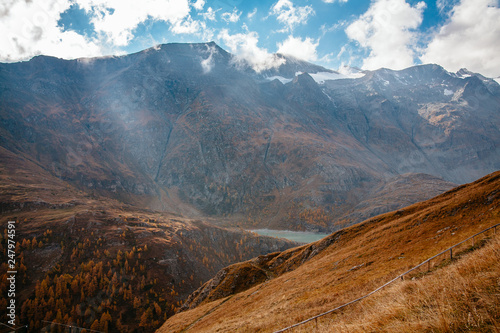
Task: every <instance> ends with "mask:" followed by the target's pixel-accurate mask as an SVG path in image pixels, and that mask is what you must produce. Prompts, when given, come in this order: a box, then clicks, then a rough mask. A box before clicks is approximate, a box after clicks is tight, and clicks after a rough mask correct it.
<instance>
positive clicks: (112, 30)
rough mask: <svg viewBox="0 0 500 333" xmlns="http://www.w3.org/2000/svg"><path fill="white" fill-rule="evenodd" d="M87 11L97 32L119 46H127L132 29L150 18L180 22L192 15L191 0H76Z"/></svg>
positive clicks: (131, 35) (173, 22) (131, 36)
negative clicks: (190, 12) (189, 0)
mask: <svg viewBox="0 0 500 333" xmlns="http://www.w3.org/2000/svg"><path fill="white" fill-rule="evenodd" d="M75 1H76V3H78V4H79V5H80V7H82V8H83V9H85V10H86V11H87V13H89V14H91V15H92V19H91V22H92V23H93V24H94V27H95V30H96V32H97V33H102V34H104V35H105V36H106V37H107V40H108V42H110V43H111V44H113V45H116V46H125V45H127V44H128V43H129V41H130V40H131V39H132V38H133V34H132V32H133V30H134V29H135V28H137V26H138V25H139V24H140V23H142V22H145V21H146V20H148V19H153V20H158V21H165V22H168V23H171V24H174V25H175V24H179V23H178V22H179V21H182V20H183V19H184V18H186V17H187V16H188V15H189V11H190V9H189V2H188V0H143V1H136V0H75Z"/></svg>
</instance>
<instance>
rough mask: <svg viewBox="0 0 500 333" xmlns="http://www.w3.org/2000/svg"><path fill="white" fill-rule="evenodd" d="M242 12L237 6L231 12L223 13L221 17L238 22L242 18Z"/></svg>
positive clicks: (227, 20)
mask: <svg viewBox="0 0 500 333" xmlns="http://www.w3.org/2000/svg"><path fill="white" fill-rule="evenodd" d="M240 16H241V12H238V9H237V8H236V7H235V8H234V9H233V11H232V12H231V13H229V12H226V13H222V15H221V17H222V19H223V20H224V21H226V22H233V23H234V22H238V20H239V19H240Z"/></svg>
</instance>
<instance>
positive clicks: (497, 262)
mask: <svg viewBox="0 0 500 333" xmlns="http://www.w3.org/2000/svg"><path fill="white" fill-rule="evenodd" d="M315 329H316V323H315V322H311V323H310V324H306V325H304V326H301V327H300V329H299V328H297V329H294V330H291V331H290V332H311V330H315ZM317 331H318V332H500V237H498V236H497V237H495V239H493V240H492V241H491V242H489V243H488V244H487V245H486V246H485V247H484V248H481V249H479V250H477V251H474V252H472V253H469V254H468V255H466V256H465V257H464V258H462V259H460V260H459V261H457V262H456V263H454V264H452V265H449V266H446V267H445V268H443V269H439V270H437V271H435V272H434V273H432V274H429V275H426V276H424V277H423V278H421V279H416V280H410V281H404V282H398V283H396V284H393V285H391V286H390V287H388V288H387V289H386V290H383V291H381V292H380V293H379V294H375V295H374V296H372V297H371V298H367V299H365V300H363V301H361V302H360V303H358V304H356V305H353V306H351V307H350V308H346V309H345V310H344V311H343V313H338V314H332V315H329V316H325V317H323V318H321V319H319V322H318V324H317Z"/></svg>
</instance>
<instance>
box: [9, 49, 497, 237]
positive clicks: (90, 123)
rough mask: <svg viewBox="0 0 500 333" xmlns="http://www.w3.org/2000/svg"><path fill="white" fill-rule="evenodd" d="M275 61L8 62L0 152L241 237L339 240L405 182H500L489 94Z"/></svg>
mask: <svg viewBox="0 0 500 333" xmlns="http://www.w3.org/2000/svg"><path fill="white" fill-rule="evenodd" d="M281 57H282V58H283V59H284V64H283V65H282V66H281V67H280V68H277V69H272V70H269V71H264V72H261V73H256V72H254V71H252V70H251V69H250V68H249V67H247V68H244V67H242V66H241V63H237V62H235V58H234V57H233V56H232V55H231V54H229V53H227V52H226V51H224V50H223V49H221V48H220V47H218V46H217V45H216V44H215V43H206V44H205V43H203V44H168V45H161V46H158V47H156V48H152V49H148V50H145V51H142V52H139V53H136V54H132V55H127V56H120V57H106V58H94V59H77V60H70V61H67V60H61V59H56V58H51V57H45V56H39V57H35V58H33V59H32V60H31V61H28V62H23V63H14V64H0V134H1V135H0V145H1V146H2V147H3V148H4V149H6V150H8V151H9V152H11V153H13V154H16V155H22V156H24V157H25V158H28V159H29V160H30V161H32V162H33V163H35V164H37V165H38V166H40V167H41V168H43V169H44V170H45V171H46V172H48V173H49V174H50V175H52V176H54V177H56V178H58V179H61V180H64V181H66V182H69V183H70V184H71V185H72V186H75V187H76V188H78V189H79V190H82V191H84V192H85V193H88V194H90V195H96V196H106V197H110V198H113V199H116V200H119V201H121V202H124V203H128V204H134V205H139V206H141V207H149V208H151V209H155V210H162V211H172V212H176V213H181V214H183V215H185V216H190V217H199V216H205V215H210V216H214V217H225V218H226V219H225V220H224V221H222V220H221V223H223V222H224V224H225V225H234V224H240V225H241V224H242V225H244V226H246V227H250V226H259V227H268V228H288V229H309V230H335V229H336V228H338V226H337V224H338V223H341V224H352V223H356V222H360V221H362V220H363V219H364V218H366V217H369V216H373V214H375V213H380V212H382V211H383V210H384V209H393V208H396V207H395V205H396V204H397V203H396V202H395V203H393V204H388V205H380V202H374V201H373V200H372V199H370V198H373V197H374V196H375V197H377V196H380V193H378V194H374V192H373V191H374V189H376V188H382V187H384V186H389V185H387V184H390V183H391V182H393V181H397V179H398V178H397V177H400V176H401V175H402V174H407V173H422V174H429V175H432V176H433V177H436V178H440V179H443V180H445V181H447V182H449V186H448V187H447V188H448V189H449V188H451V186H452V184H451V183H464V182H468V181H472V180H474V179H477V178H478V177H480V176H483V175H485V174H487V173H490V172H492V171H495V170H497V169H500V154H499V153H498V142H500V130H499V128H500V118H499V117H500V116H499V115H500V113H499V110H500V87H499V85H498V84H497V83H496V82H495V81H493V80H490V79H487V78H484V77H483V76H481V75H478V74H474V73H469V72H466V71H462V72H459V73H456V74H454V73H448V72H446V71H445V70H444V69H443V68H441V67H439V66H436V65H424V66H417V67H412V68H408V69H406V70H403V71H391V70H386V69H381V70H378V71H372V72H358V73H356V75H354V76H355V78H349V76H345V75H344V76H343V75H341V74H339V73H336V72H333V71H330V70H327V69H324V68H321V67H319V66H316V65H312V64H308V63H306V62H302V61H298V60H297V59H292V58H287V57H284V56H281ZM302 72H304V73H302ZM306 72H307V73H306ZM332 79H333V80H332ZM283 82H284V83H283ZM444 184H445V183H443V182H441V180H438V179H436V187H433V188H430V186H429V183H428V182H427V183H426V186H425V188H422V189H421V190H418V186H419V183H418V182H416V183H415V187H414V190H415V192H419V193H420V194H418V195H417V196H415V200H420V199H427V198H430V197H432V196H433V195H437V194H439V193H441V191H442V190H443V189H447V188H446V186H445V187H443V185H444ZM386 193H388V192H386ZM390 194H391V196H390V197H387V198H386V199H384V198H380V201H386V202H389V201H392V199H393V198H395V197H396V198H398V202H399V197H402V195H401V196H398V195H397V194H394V193H390ZM422 195H424V196H425V197H422ZM375 201H376V200H375ZM408 202H409V201H408V200H407V199H402V200H401V201H400V202H399V207H403V206H404V205H405V204H407V203H408ZM413 202H415V201H413ZM372 203H373V204H374V206H373V207H367V205H369V204H372ZM357 206H358V207H364V208H363V209H364V210H365V213H363V214H358V213H354V209H355V208H356V207H357ZM384 207H385V208H384ZM317 221H320V222H317Z"/></svg>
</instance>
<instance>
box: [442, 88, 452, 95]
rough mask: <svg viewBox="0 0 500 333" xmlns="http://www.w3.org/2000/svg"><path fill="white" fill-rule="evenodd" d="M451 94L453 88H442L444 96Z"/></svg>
mask: <svg viewBox="0 0 500 333" xmlns="http://www.w3.org/2000/svg"><path fill="white" fill-rule="evenodd" d="M453 94H454V92H453V90H449V89H445V90H444V95H445V96H450V95H453Z"/></svg>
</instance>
